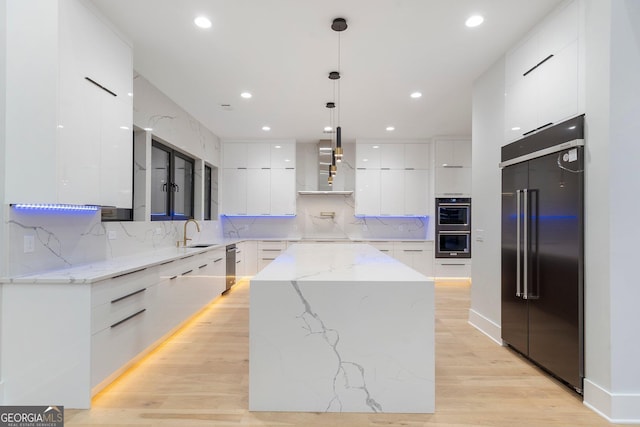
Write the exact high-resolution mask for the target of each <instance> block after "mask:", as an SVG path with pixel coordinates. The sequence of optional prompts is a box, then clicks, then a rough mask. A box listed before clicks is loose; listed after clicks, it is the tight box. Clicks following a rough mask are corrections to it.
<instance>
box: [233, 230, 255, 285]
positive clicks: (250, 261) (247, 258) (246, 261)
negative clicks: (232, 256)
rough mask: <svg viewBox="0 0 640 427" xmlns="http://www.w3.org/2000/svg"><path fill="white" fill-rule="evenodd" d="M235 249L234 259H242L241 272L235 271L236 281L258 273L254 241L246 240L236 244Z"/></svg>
mask: <svg viewBox="0 0 640 427" xmlns="http://www.w3.org/2000/svg"><path fill="white" fill-rule="evenodd" d="M236 247H237V250H236V257H240V258H241V259H242V269H241V270H242V271H240V272H238V271H236V278H237V280H240V279H241V278H242V277H245V276H253V275H255V274H256V273H257V271H258V243H257V242H256V241H255V240H246V241H244V242H239V243H237V245H236ZM237 280H236V282H237Z"/></svg>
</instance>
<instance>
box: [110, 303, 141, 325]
mask: <svg viewBox="0 0 640 427" xmlns="http://www.w3.org/2000/svg"><path fill="white" fill-rule="evenodd" d="M145 311H147V309H146V308H143V309H142V310H140V311H138V312H135V313H133V314H132V315H131V316H128V317H125V318H124V319H122V320H119V321H117V322H116V323H114V324H113V325H111V327H112V328H115V327H116V326H118V325H122V324H123V323H124V322H126V321H127V320H131V319H133V318H134V317H136V316H139V315H141V314H142V313H144V312H145Z"/></svg>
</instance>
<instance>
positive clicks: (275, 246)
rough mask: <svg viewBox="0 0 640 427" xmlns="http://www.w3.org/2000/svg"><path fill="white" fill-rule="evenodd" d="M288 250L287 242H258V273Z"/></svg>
mask: <svg viewBox="0 0 640 427" xmlns="http://www.w3.org/2000/svg"><path fill="white" fill-rule="evenodd" d="M286 249H287V242H286V241H285V240H262V241H259V242H258V271H260V270H262V269H263V268H265V267H266V266H267V265H269V263H270V262H271V261H273V260H274V259H276V258H277V257H278V255H280V254H281V253H282V252H284V251H285V250H286Z"/></svg>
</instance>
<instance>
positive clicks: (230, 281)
mask: <svg viewBox="0 0 640 427" xmlns="http://www.w3.org/2000/svg"><path fill="white" fill-rule="evenodd" d="M226 276H227V277H226V282H225V290H224V292H223V294H224V293H226V292H227V291H228V290H229V289H231V287H232V286H233V285H235V283H236V245H235V244H233V245H227V256H226Z"/></svg>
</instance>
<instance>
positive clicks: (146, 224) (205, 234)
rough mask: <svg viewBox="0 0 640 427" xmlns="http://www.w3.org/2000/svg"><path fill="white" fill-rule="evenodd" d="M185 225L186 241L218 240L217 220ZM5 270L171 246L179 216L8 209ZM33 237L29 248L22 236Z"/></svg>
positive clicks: (16, 272)
mask: <svg viewBox="0 0 640 427" xmlns="http://www.w3.org/2000/svg"><path fill="white" fill-rule="evenodd" d="M198 223H199V225H200V232H198V231H197V230H196V227H195V225H193V224H189V225H188V230H187V233H188V236H189V237H191V238H192V239H193V240H192V241H190V242H189V243H190V244H191V243H198V242H207V243H215V242H220V241H221V239H222V232H221V230H220V229H219V226H220V222H219V221H198ZM7 226H8V230H9V233H8V234H9V242H8V244H9V251H8V253H9V256H8V257H7V258H8V259H7V260H5V263H6V264H5V271H6V274H7V275H8V276H20V275H25V274H35V273H39V272H43V271H51V270H57V269H60V268H67V267H74V266H78V265H83V264H89V263H92V262H98V261H105V260H109V259H112V258H116V257H121V256H131V255H135V254H138V253H145V252H152V251H154V250H159V249H165V248H167V247H175V246H176V242H177V241H182V239H183V230H184V222H183V221H176V222H172V221H154V222H151V221H127V222H102V221H101V219H100V212H82V213H80V212H77V213H70V212H57V213H51V212H46V211H37V210H33V211H18V210H16V209H10V212H9V220H8V221H7ZM30 239H33V243H34V244H33V247H32V249H33V250H32V251H25V249H26V247H27V246H29V244H28V243H27V244H26V245H25V240H26V241H27V242H28V241H29V240H30Z"/></svg>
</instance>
